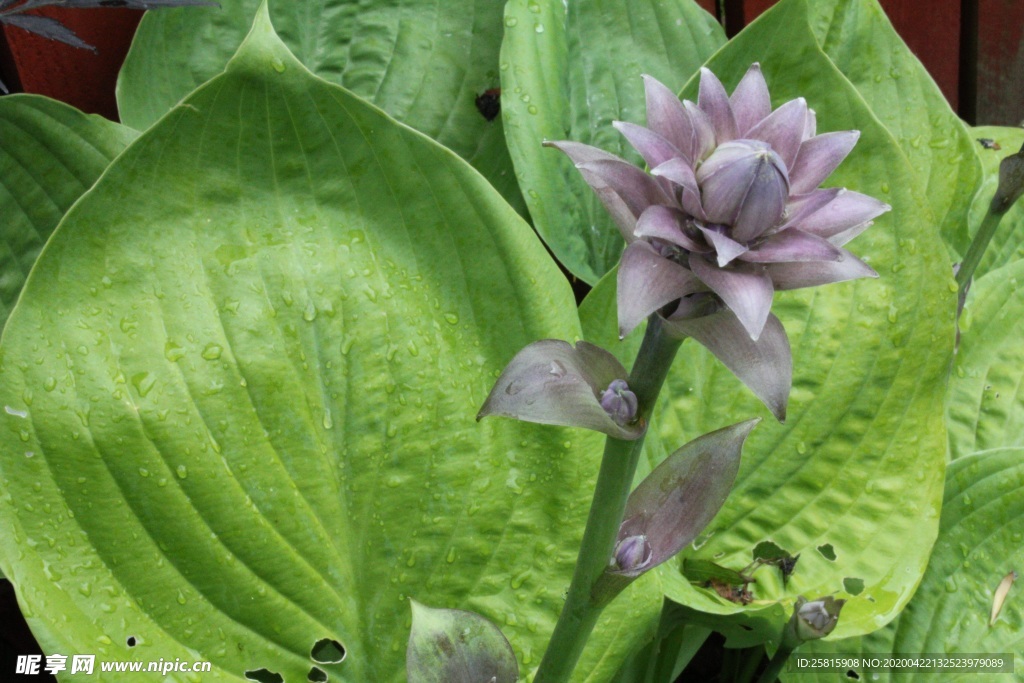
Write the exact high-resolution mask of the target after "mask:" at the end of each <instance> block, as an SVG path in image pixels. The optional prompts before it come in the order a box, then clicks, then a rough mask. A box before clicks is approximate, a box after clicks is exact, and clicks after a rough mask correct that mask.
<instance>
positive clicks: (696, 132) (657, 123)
mask: <svg viewBox="0 0 1024 683" xmlns="http://www.w3.org/2000/svg"><path fill="white" fill-rule="evenodd" d="M644 93H645V94H646V99H647V127H648V128H650V129H651V130H652V131H654V132H655V133H657V134H658V135H660V136H662V137H663V138H665V139H666V140H668V142H669V143H670V144H672V145H673V146H675V147H676V149H678V150H679V151H680V152H681V153H682V154H683V156H685V157H686V158H687V159H690V160H692V161H696V160H699V159H703V158H704V156H705V155H706V154H707V153H708V152H710V151H711V148H712V147H714V145H715V135H714V131H713V129H712V128H711V122H710V121H709V120H708V119H707V116H706V115H705V114H704V112H699V116H698V115H695V114H694V113H693V112H690V111H687V108H686V106H685V105H684V104H683V103H682V102H680V101H679V98H678V97H677V96H676V94H675V93H674V92H672V91H671V90H670V89H669V88H667V87H666V86H665V85H664V84H663V83H661V82H660V81H658V80H657V79H656V78H654V77H652V76H647V75H645V76H644ZM698 111H699V110H698Z"/></svg>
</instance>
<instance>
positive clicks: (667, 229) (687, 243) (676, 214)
mask: <svg viewBox="0 0 1024 683" xmlns="http://www.w3.org/2000/svg"><path fill="white" fill-rule="evenodd" d="M686 220H687V216H686V214H684V213H683V212H682V211H680V210H679V209H673V208H671V207H668V206H661V205H658V204H656V205H654V206H649V207H647V209H645V210H644V212H643V213H642V214H640V218H638V219H637V221H636V231H635V232H634V234H635V235H636V236H637V237H643V238H646V239H658V240H662V241H665V242H668V243H669V244H674V245H676V246H678V247H682V248H683V249H686V250H687V251H695V252H698V253H704V252H708V251H710V249H708V247H707V246H706V245H703V244H700V243H698V242H695V241H694V240H693V239H692V238H691V237H690V236H689V235H687V234H686V232H685V231H684V230H683V225H684V223H685V221H686Z"/></svg>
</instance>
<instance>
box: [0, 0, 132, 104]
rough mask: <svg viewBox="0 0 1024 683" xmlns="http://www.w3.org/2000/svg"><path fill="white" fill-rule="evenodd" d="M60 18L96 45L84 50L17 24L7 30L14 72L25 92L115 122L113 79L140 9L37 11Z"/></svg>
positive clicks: (79, 35) (84, 38)
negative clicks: (26, 29)
mask: <svg viewBox="0 0 1024 683" xmlns="http://www.w3.org/2000/svg"><path fill="white" fill-rule="evenodd" d="M37 12H38V13H39V14H44V15H46V16H49V17H53V18H54V19H57V20H59V21H60V22H61V23H63V24H64V25H65V26H67V27H68V28H70V29H71V30H72V31H74V32H75V33H76V34H78V37H79V38H81V39H82V40H84V41H85V42H87V43H89V44H90V45H92V46H94V47H95V48H96V52H90V51H89V50H82V49H79V48H75V47H71V46H70V45H65V44H64V43H59V42H57V41H54V40H47V39H46V38H41V37H39V36H37V35H35V34H32V33H29V32H28V31H23V30H22V29H20V28H16V27H13V26H4V27H3V31H4V34H5V36H6V38H7V44H8V46H9V47H10V53H11V58H12V61H13V67H14V71H15V72H16V73H17V74H18V78H19V80H20V82H21V88H22V90H23V91H24V92H28V93H37V94H40V95H47V96H49V97H53V98H55V99H58V100H62V101H64V102H67V103H68V104H71V105H74V106H75V107H78V108H79V109H81V110H82V111H85V112H88V113H95V114H102V115H103V116H106V117H107V118H109V119H112V120H114V121H116V120H117V103H116V102H115V100H114V83H115V82H116V81H117V72H118V71H120V69H121V63H122V62H123V61H124V57H125V55H126V54H127V53H128V47H129V46H130V45H131V40H132V36H133V35H135V28H136V27H137V26H138V24H139V20H141V19H142V12H141V11H139V10H127V9H114V8H101V9H65V8H59V7H46V8H42V9H40V10H37Z"/></svg>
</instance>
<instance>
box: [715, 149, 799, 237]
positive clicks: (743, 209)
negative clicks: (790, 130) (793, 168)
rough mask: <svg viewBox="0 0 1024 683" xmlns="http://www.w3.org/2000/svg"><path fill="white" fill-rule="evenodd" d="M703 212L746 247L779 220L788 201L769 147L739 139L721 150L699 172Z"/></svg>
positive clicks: (784, 180) (782, 170)
mask: <svg viewBox="0 0 1024 683" xmlns="http://www.w3.org/2000/svg"><path fill="white" fill-rule="evenodd" d="M697 182H698V183H699V184H700V187H701V199H702V204H703V207H704V213H705V214H706V215H707V217H708V219H709V220H710V221H712V222H714V223H720V224H723V225H729V226H732V229H731V231H730V236H731V237H732V238H733V239H734V240H736V241H737V242H749V241H751V240H753V239H755V238H756V237H758V236H760V235H761V234H763V233H764V232H765V231H766V230H768V229H769V228H771V227H772V226H773V225H775V224H776V223H777V222H778V221H779V219H780V218H781V217H782V215H783V212H784V210H785V208H786V199H787V197H788V196H789V181H788V179H787V178H786V170H785V166H784V165H783V164H782V161H781V159H780V158H779V156H778V155H777V154H776V153H775V152H774V151H773V150H772V149H770V148H769V147H768V145H767V143H764V142H759V141H756V140H737V141H734V142H727V143H725V144H723V145H719V146H718V148H717V149H716V150H715V151H714V152H713V153H712V154H711V156H710V157H708V159H707V161H705V162H704V163H703V164H701V166H700V168H698V169H697Z"/></svg>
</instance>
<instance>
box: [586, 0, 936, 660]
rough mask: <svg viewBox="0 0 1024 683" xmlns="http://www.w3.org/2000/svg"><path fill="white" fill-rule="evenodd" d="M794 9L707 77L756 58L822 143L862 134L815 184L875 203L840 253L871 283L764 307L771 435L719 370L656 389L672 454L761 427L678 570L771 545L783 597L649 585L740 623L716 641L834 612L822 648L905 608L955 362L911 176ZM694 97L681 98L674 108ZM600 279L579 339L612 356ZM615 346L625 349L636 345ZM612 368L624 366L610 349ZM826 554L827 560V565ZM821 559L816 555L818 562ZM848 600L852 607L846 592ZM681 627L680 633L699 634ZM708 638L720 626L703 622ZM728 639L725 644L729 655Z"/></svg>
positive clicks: (696, 356) (734, 75)
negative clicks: (749, 597) (784, 397)
mask: <svg viewBox="0 0 1024 683" xmlns="http://www.w3.org/2000/svg"><path fill="white" fill-rule="evenodd" d="M806 11H807V9H806V6H805V4H804V2H803V1H802V0H784V1H783V2H782V3H780V4H779V5H777V6H776V8H775V9H773V10H772V11H771V13H770V14H768V15H767V16H766V18H765V19H763V20H761V21H759V22H757V23H755V24H752V25H751V26H750V27H748V28H747V30H746V31H745V32H744V33H743V34H742V35H741V36H739V37H737V38H736V39H734V41H733V42H731V43H730V44H729V45H728V46H726V47H725V48H724V49H723V50H722V51H720V52H719V53H718V54H717V55H715V57H714V58H712V60H711V61H710V63H709V67H710V68H711V69H712V70H713V71H714V72H715V73H716V74H718V75H719V76H721V77H722V79H723V81H724V82H725V83H726V85H727V86H732V85H735V83H737V82H738V80H739V78H740V77H741V76H742V75H743V73H744V72H745V70H746V69H747V67H748V66H749V64H750V62H751V61H753V60H754V58H755V55H756V58H757V59H759V60H760V62H761V66H762V69H763V70H764V73H765V76H766V78H767V81H768V85H769V87H770V89H771V92H772V97H773V100H774V101H775V102H776V104H778V103H779V102H781V101H784V100H787V99H791V98H794V97H797V96H803V97H806V98H807V100H808V103H809V105H810V106H812V107H813V108H814V109H815V110H817V113H818V123H819V129H820V130H844V129H851V128H855V129H859V130H860V131H861V132H862V136H861V139H860V142H859V143H858V145H857V147H856V148H855V149H854V151H853V152H852V154H851V155H850V156H849V158H848V159H847V160H846V161H845V162H844V163H843V165H842V166H840V168H839V170H838V171H837V172H836V173H835V174H833V176H832V177H831V178H830V179H829V181H828V183H829V184H830V185H841V186H846V187H850V188H852V189H856V190H858V191H861V192H865V193H868V194H871V195H874V196H879V195H880V194H881V189H882V187H883V186H885V187H888V188H889V192H888V194H887V195H886V199H887V201H889V202H890V203H891V204H892V207H893V209H892V212H891V213H889V214H885V215H884V216H882V217H881V218H880V219H878V221H877V223H876V225H875V226H874V227H872V228H871V229H870V230H868V231H867V232H866V233H864V234H863V235H862V236H860V237H858V238H857V239H856V240H855V241H854V242H853V243H851V245H849V246H850V247H851V248H852V250H853V251H854V252H856V253H857V254H859V255H861V256H862V257H863V258H865V259H866V260H868V261H869V262H870V263H871V265H872V266H873V267H874V268H875V269H876V270H877V271H878V272H879V273H880V275H881V278H880V279H878V280H862V281H857V282H852V283H842V284H836V285H829V286H827V287H821V288H818V289H814V290H802V291H794V292H781V293H778V294H776V301H775V305H774V307H773V309H774V310H775V312H776V313H777V315H779V317H780V318H781V320H782V321H783V324H784V325H785V327H786V330H787V332H788V334H789V337H790V341H791V344H792V349H793V360H794V376H793V389H792V393H791V396H790V404H789V411H788V419H787V422H786V424H784V425H779V424H777V423H775V422H774V421H773V420H772V418H771V417H770V416H768V414H767V411H766V409H765V408H764V407H763V406H762V405H761V404H760V403H759V402H758V401H757V399H755V398H754V396H753V395H752V394H751V392H750V391H749V390H747V389H746V388H745V387H743V386H742V385H741V384H740V383H739V382H738V381H737V380H736V379H735V378H734V377H733V376H732V375H731V373H729V371H728V370H726V369H725V368H724V367H723V366H722V365H721V364H719V363H718V362H717V361H716V360H715V359H714V358H713V357H712V356H711V355H710V354H709V353H707V352H706V351H705V350H704V349H702V348H701V347H699V346H697V345H696V344H695V343H694V342H692V341H690V342H686V343H685V344H684V345H683V347H682V350H681V351H680V356H679V358H678V360H677V361H676V364H675V366H674V367H673V370H672V373H671V374H670V376H669V380H668V385H667V388H666V392H665V394H664V396H663V399H662V404H661V407H660V409H659V410H658V411H657V412H656V417H655V418H654V427H653V428H654V429H656V430H657V432H658V433H659V434H660V436H661V438H662V441H663V442H664V443H665V445H666V447H668V448H669V449H670V450H671V449H672V448H674V447H676V446H678V445H680V444H682V443H684V442H686V441H687V440H689V439H692V438H694V437H695V436H697V435H699V434H702V433H705V432H708V431H711V430H713V429H718V428H721V427H722V426H724V425H727V424H730V423H733V422H736V421H739V420H742V419H746V418H749V417H753V416H755V415H765V416H766V420H765V422H764V423H763V424H761V425H760V426H759V427H758V428H757V429H756V430H755V431H754V433H753V434H752V435H751V437H750V439H749V440H748V442H747V445H746V447H745V448H744V456H743V463H742V465H741V469H740V473H739V477H738V479H737V483H736V487H735V489H734V491H733V493H732V495H731V496H730V498H729V500H728V502H727V503H726V505H725V507H724V508H723V509H722V511H721V512H720V513H719V515H718V517H717V518H716V519H715V521H714V522H712V524H711V526H710V527H709V529H708V531H707V533H706V535H705V537H704V538H702V539H699V540H698V542H697V543H696V544H695V545H696V547H695V548H694V549H693V550H691V551H688V552H687V553H684V555H685V556H687V557H695V558H702V559H710V560H714V561H715V562H717V563H719V564H721V565H724V566H726V567H729V568H732V569H742V568H743V567H744V566H746V565H747V564H748V563H749V562H750V561H751V559H752V551H753V548H754V546H755V545H756V544H757V543H759V542H761V541H765V540H772V541H774V542H775V543H776V544H778V545H779V546H781V547H782V548H784V549H785V550H788V551H789V552H791V553H794V554H796V553H799V554H800V556H801V557H800V561H799V564H798V565H797V568H796V571H795V572H794V574H793V575H792V577H791V578H790V579H789V581H788V584H787V585H785V586H783V585H782V581H781V580H780V577H779V575H778V572H776V571H774V570H772V569H771V568H763V569H761V570H759V571H758V573H757V574H756V575H755V577H756V578H757V584H756V586H755V587H754V593H755V598H756V600H755V602H754V603H753V604H751V605H749V606H747V607H741V606H740V605H737V604H734V603H732V602H729V601H726V600H725V599H722V598H719V597H718V596H717V595H715V594H712V593H711V592H710V591H707V590H704V589H699V588H695V587H694V586H692V585H691V584H690V583H689V582H688V581H685V580H684V579H683V577H682V576H681V574H680V571H679V566H678V564H676V565H672V566H669V567H668V568H667V569H666V570H664V571H662V578H663V580H664V581H665V586H666V594H667V595H668V596H669V597H671V598H672V599H673V600H675V601H677V602H680V603H682V604H684V605H687V606H689V607H691V608H694V609H695V610H697V611H699V612H703V613H708V614H717V615H728V614H742V618H743V620H744V623H745V625H746V626H748V627H751V628H753V629H754V630H753V631H750V632H744V631H743V630H741V629H737V630H734V631H730V635H734V634H735V635H743V634H744V633H745V634H746V636H745V637H746V639H747V640H748V641H753V640H764V639H766V638H771V637H777V635H778V633H779V631H780V630H781V627H782V623H783V621H784V619H786V618H788V614H789V612H790V610H791V606H792V604H793V601H794V600H795V598H796V596H797V595H799V594H803V595H806V596H808V597H817V596H820V595H826V594H836V595H838V596H842V597H846V598H849V600H850V602H849V603H848V604H847V606H846V607H845V609H844V611H843V616H842V619H840V622H839V626H838V628H837V630H836V637H842V636H850V635H854V634H860V633H866V632H870V631H873V630H875V629H877V628H878V627H880V626H882V625H884V624H885V623H886V622H887V621H889V620H890V619H892V618H893V617H894V616H895V615H896V614H897V613H898V612H899V610H900V609H901V608H902V607H903V606H904V605H905V604H906V602H907V601H908V600H909V599H910V596H911V594H912V593H913V590H914V588H915V587H916V585H917V582H918V581H919V580H920V577H921V574H922V573H923V571H924V567H925V565H926V563H927V559H928V554H929V551H930V550H931V546H932V544H933V542H934V540H935V535H936V531H937V525H938V516H939V504H940V502H941V495H942V483H943V479H942V472H943V465H944V462H945V457H946V443H945V429H944V426H943V419H942V418H943V394H944V391H945V381H946V375H947V372H948V368H949V364H950V362H951V356H952V347H953V338H954V334H953V317H954V312H955V285H954V284H953V282H952V278H951V273H950V271H949V267H948V262H947V260H946V257H945V251H944V247H943V246H942V244H941V243H940V242H939V241H938V240H936V239H934V227H933V226H932V225H931V224H930V222H929V221H928V220H926V219H925V216H926V215H927V208H926V206H925V205H924V203H923V201H922V198H921V197H920V196H919V195H917V194H916V193H915V192H914V185H915V184H914V181H913V172H912V170H911V169H910V167H909V166H908V164H907V160H906V157H905V155H904V154H903V152H902V151H901V150H900V148H899V146H898V145H897V143H896V141H895V140H894V139H893V138H892V136H891V135H890V134H889V132H888V131H887V130H886V129H885V128H884V127H883V126H881V125H880V124H879V122H878V119H877V118H876V117H875V116H874V114H873V113H872V111H871V110H870V109H869V108H868V107H867V105H866V104H865V102H864V100H863V99H862V98H861V97H860V95H859V93H858V92H857V90H856V89H854V88H853V87H852V85H851V84H850V83H849V81H847V80H846V79H845V78H844V77H843V75H842V74H841V73H840V72H839V71H838V70H837V69H836V68H835V67H834V66H833V65H832V64H831V62H830V61H829V59H828V57H827V56H826V55H825V54H824V53H823V52H822V51H821V50H820V48H819V47H818V44H817V41H816V40H815V37H814V34H813V33H812V31H811V29H810V27H809V26H808V23H807V15H806ZM694 88H695V84H693V83H691V84H690V86H689V87H688V89H687V93H689V92H691V91H692V90H693V89H694ZM614 296H615V293H614V281H613V279H612V278H611V277H609V278H606V280H604V281H603V282H602V283H601V284H599V285H598V287H597V288H596V289H595V290H594V291H593V292H591V294H590V297H588V299H587V301H586V302H585V303H584V306H583V307H582V309H581V318H582V320H583V322H584V331H585V336H586V337H587V338H588V339H590V340H591V341H594V342H596V343H604V344H612V343H613V341H612V340H613V339H614V335H615V329H616V325H615V313H614ZM627 342H628V343H627V344H625V345H621V346H625V347H626V348H629V347H631V346H632V345H634V344H635V343H636V333H635V334H634V336H633V337H631V338H629V339H628V340H627ZM623 353H624V355H628V353H626V352H624V351H623ZM828 546H831V551H832V552H833V553H834V555H835V559H829V557H827V556H829V555H831V554H832V553H830V552H829V548H828ZM819 548H821V550H819ZM846 579H859V580H860V581H863V590H862V591H860V592H859V594H857V595H852V594H850V591H851V590H854V591H856V587H857V585H858V582H856V581H850V582H846V581H845V580H846ZM699 618H700V617H699V615H696V614H695V615H694V619H699ZM710 623H712V624H713V625H714V626H715V627H716V628H720V629H725V628H728V624H727V623H726V622H723V621H722V620H721V619H717V618H716V619H712V620H711V622H710ZM742 640H743V639H742V638H736V639H735V640H734V642H735V643H737V644H739V643H741V642H742Z"/></svg>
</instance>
